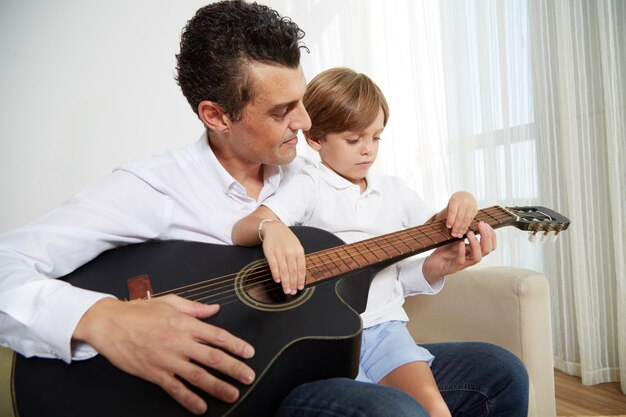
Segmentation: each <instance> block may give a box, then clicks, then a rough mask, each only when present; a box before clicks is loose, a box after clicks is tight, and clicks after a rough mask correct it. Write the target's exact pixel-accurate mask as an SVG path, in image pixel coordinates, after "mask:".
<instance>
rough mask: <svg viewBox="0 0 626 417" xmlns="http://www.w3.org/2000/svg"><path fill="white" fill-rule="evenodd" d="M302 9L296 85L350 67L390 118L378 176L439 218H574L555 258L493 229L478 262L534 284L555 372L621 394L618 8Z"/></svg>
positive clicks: (349, 3)
mask: <svg viewBox="0 0 626 417" xmlns="http://www.w3.org/2000/svg"><path fill="white" fill-rule="evenodd" d="M298 4H302V3H300V2H298ZM306 5H307V6H306V8H307V14H306V16H302V18H300V17H299V16H297V15H296V16H294V17H295V18H296V20H297V21H298V22H301V23H302V25H303V27H304V29H305V30H307V44H308V45H309V46H310V47H311V49H312V51H313V53H312V54H311V56H308V57H305V62H304V65H305V70H307V71H308V74H307V75H308V76H309V77H310V76H312V75H314V74H315V73H317V72H319V71H320V70H322V69H325V68H328V67H331V66H336V65H347V66H351V67H353V68H355V69H357V70H359V71H362V72H365V73H368V74H369V75H371V76H372V78H373V79H375V80H376V82H377V83H378V84H379V85H380V86H381V88H382V89H383V91H384V92H385V94H386V96H387V99H388V101H389V103H390V106H391V120H390V124H389V126H388V128H387V129H386V132H385V134H384V135H383V142H382V145H381V151H380V152H381V153H380V156H379V160H378V162H377V165H376V166H375V169H376V171H378V172H382V173H389V174H394V175H398V176H401V177H403V178H404V179H405V180H406V181H407V182H408V183H409V184H410V185H411V186H413V187H414V188H415V189H416V190H417V191H418V192H420V193H421V194H422V195H423V196H425V197H426V198H427V199H428V200H429V201H431V202H433V203H434V204H436V205H438V206H443V205H444V204H445V202H446V201H447V198H448V196H449V195H450V194H451V193H452V192H454V191H455V190H458V189H464V190H468V191H471V192H472V193H474V194H475V195H476V196H477V199H478V200H479V205H480V206H483V207H484V206H488V205H491V204H501V205H544V206H547V207H550V208H553V209H555V210H556V211H559V212H562V213H564V214H566V215H567V216H568V217H570V219H571V220H572V226H571V227H570V230H568V231H567V232H565V235H564V236H563V237H562V238H561V239H559V240H557V242H556V244H543V245H542V244H534V245H532V244H530V243H529V242H527V241H526V236H525V235H524V234H523V233H521V232H520V231H517V230H514V229H501V230H500V231H498V236H499V248H498V251H496V253H494V254H493V255H491V256H489V258H488V259H487V262H491V263H498V264H507V265H515V266H521V267H528V268H532V269H536V270H541V271H543V272H545V273H546V275H547V276H548V278H549V280H550V284H551V292H552V306H553V329H554V338H555V340H554V346H555V363H556V366H557V367H558V368H560V369H562V370H564V371H565V372H567V373H571V374H576V375H581V376H582V378H583V382H584V383H585V384H595V383H600V382H607V381H616V380H619V379H620V378H621V381H622V387H623V390H624V391H625V392H626V308H625V303H626V289H625V288H626V283H625V280H626V266H625V261H624V258H625V257H626V252H625V249H624V238H625V236H626V230H625V220H624V219H625V217H626V212H625V210H626V208H625V207H626V200H625V198H626V194H625V193H624V191H623V188H624V182H625V181H624V180H625V179H626V168H625V165H624V163H623V161H624V158H625V157H626V150H625V146H626V131H625V120H626V117H625V116H626V114H625V112H626V110H625V108H624V106H625V102H624V101H625V91H624V90H625V86H626V74H625V69H626V62H625V60H626V57H625V54H626V52H625V51H626V34H625V30H626V29H625V28H626V25H624V22H626V14H625V11H624V9H625V8H626V2H623V1H621V0H613V1H611V0H605V1H600V0H598V1H587V0H578V1H576V0H571V1H565V0H559V1H553V0H504V1H487V0H477V1H466V2H459V1H454V0H441V1H428V0H424V1H415V0H404V1H400V0H396V1H394V2H388V1H384V0H369V1H364V0H359V1H355V0H344V1H342V2H337V1H324V0H311V1H309V2H308V3H306ZM297 10H298V8H294V12H297ZM296 14H297V13H296ZM311 17H313V19H312V18H311ZM307 22H314V25H313V30H310V29H309V28H307V26H306V23H307ZM303 151H304V152H306V149H303Z"/></svg>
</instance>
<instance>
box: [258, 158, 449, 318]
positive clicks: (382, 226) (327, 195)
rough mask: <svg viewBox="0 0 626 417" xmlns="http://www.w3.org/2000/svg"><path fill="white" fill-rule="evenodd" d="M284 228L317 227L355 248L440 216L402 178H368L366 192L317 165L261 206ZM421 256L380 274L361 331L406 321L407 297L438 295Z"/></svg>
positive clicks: (440, 282)
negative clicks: (405, 298)
mask: <svg viewBox="0 0 626 417" xmlns="http://www.w3.org/2000/svg"><path fill="white" fill-rule="evenodd" d="M263 205H265V206H267V207H268V208H270V209H271V210H272V211H273V212H274V214H276V216H278V217H279V218H280V219H281V220H282V221H283V222H284V223H286V224H288V225H290V226H293V225H305V226H313V227H318V228H320V229H324V230H327V231H329V232H331V233H334V234H335V235H337V236H338V237H339V238H341V239H342V240H343V241H344V242H346V243H353V242H357V241H360V240H364V239H369V238H371V237H374V236H379V235H382V234H385V233H391V232H396V231H400V230H403V229H405V228H408V227H414V226H419V225H421V224H423V223H424V222H426V221H427V220H428V219H430V218H431V217H432V216H433V215H434V214H436V211H435V210H433V209H432V208H431V207H429V206H428V205H427V204H426V203H425V202H424V201H423V200H422V199H421V198H420V197H419V195H418V194H417V193H416V192H415V191H413V190H412V189H411V188H409V187H408V186H407V185H406V184H405V183H404V182H403V181H402V180H401V179H399V178H397V177H391V176H368V177H367V188H366V189H365V191H364V192H363V193H361V190H360V188H359V186H358V185H356V184H353V183H352V182H350V181H348V180H346V179H345V178H343V177H341V176H339V175H337V174H336V173H335V172H333V171H332V170H330V169H329V168H327V167H326V166H324V165H323V164H319V166H318V167H314V166H308V167H306V168H304V170H303V172H302V173H301V174H299V175H296V176H295V177H294V178H293V179H292V180H291V181H289V182H288V183H287V184H285V185H284V186H283V187H281V188H280V189H279V190H278V191H277V192H276V193H275V194H274V195H272V196H271V197H269V198H268V199H267V200H265V201H264V202H263ZM423 262H424V258H423V257H418V258H412V259H407V260H405V261H401V262H399V263H396V264H394V265H391V266H389V267H388V268H385V269H384V270H382V271H381V272H380V273H378V275H376V277H375V278H374V280H373V281H372V285H371V287H370V291H369V295H368V301H367V308H366V309H365V312H364V313H363V314H362V315H361V318H362V319H363V326H364V327H370V326H373V325H376V324H379V323H382V322H384V321H388V320H402V321H406V320H408V316H407V314H406V313H405V311H404V309H403V308H402V305H403V304H404V297H405V296H409V295H414V294H435V293H437V292H439V291H440V290H441V288H442V287H443V279H441V280H439V281H437V283H435V284H434V285H433V286H431V285H430V284H428V282H427V281H426V279H425V278H424V275H423V273H422V265H423Z"/></svg>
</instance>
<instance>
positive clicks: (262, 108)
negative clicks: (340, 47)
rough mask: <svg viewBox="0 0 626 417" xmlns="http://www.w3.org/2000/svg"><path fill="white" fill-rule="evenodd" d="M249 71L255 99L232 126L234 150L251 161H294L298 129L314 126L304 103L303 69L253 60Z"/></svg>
mask: <svg viewBox="0 0 626 417" xmlns="http://www.w3.org/2000/svg"><path fill="white" fill-rule="evenodd" d="M249 71H250V84H251V86H252V90H253V92H254V98H253V99H252V100H251V101H250V102H249V103H248V104H247V105H246V106H245V107H244V109H243V113H242V117H241V119H240V120H239V121H237V122H234V123H233V124H232V126H231V135H230V140H231V141H232V146H231V149H233V151H234V152H236V153H237V155H238V157H239V158H240V159H241V160H243V161H248V162H250V163H262V164H267V165H282V164H286V163H288V162H291V161H292V160H293V159H294V158H295V156H296V144H297V143H298V138H297V136H296V134H297V132H298V130H309V129H310V127H311V119H310V118H309V115H308V113H307V112H306V110H305V109H304V105H303V104H302V97H303V96H304V92H305V90H306V81H305V78H304V73H303V72H302V68H301V67H298V68H295V69H293V68H285V67H281V66H274V65H267V64H260V63H253V64H250V68H249Z"/></svg>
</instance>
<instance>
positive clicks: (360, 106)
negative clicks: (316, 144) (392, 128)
mask: <svg viewBox="0 0 626 417" xmlns="http://www.w3.org/2000/svg"><path fill="white" fill-rule="evenodd" d="M303 103H304V107H305V108H306V110H307V112H308V113H309V116H310V117H311V129H310V130H309V131H307V132H304V135H305V136H306V138H307V140H316V141H317V140H322V139H324V138H325V137H326V135H327V134H329V133H338V132H345V131H356V132H358V131H360V130H362V129H365V128H366V127H368V126H369V125H371V124H372V123H373V122H374V120H376V116H378V112H379V109H381V108H382V110H383V114H384V122H383V123H384V125H387V120H388V119H389V107H388V106H387V101H386V100H385V96H384V95H383V93H382V91H381V90H380V88H378V86H377V85H376V84H375V83H374V81H372V80H371V79H370V78H369V77H368V76H367V75H365V74H360V73H357V72H356V71H354V70H352V69H350V68H343V67H339V68H331V69H328V70H326V71H323V72H321V73H320V74H318V75H317V76H316V77H315V78H313V79H312V80H311V82H310V83H309V85H308V86H307V90H306V93H305V94H304V98H303Z"/></svg>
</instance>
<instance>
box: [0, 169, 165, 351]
mask: <svg viewBox="0 0 626 417" xmlns="http://www.w3.org/2000/svg"><path fill="white" fill-rule="evenodd" d="M166 206H167V202H166V199H165V198H164V197H163V196H162V195H161V194H160V193H158V192H156V191H155V190H154V189H152V188H151V187H150V186H148V185H147V184H146V183H144V182H143V181H142V180H140V179H139V178H137V177H134V176H133V175H132V174H129V173H126V172H123V171H116V172H114V173H113V174H111V175H109V176H108V177H107V178H105V179H104V180H103V181H102V182H100V183H99V184H97V185H95V186H93V187H92V188H90V189H88V190H86V191H84V192H82V193H80V194H78V195H77V196H75V197H74V198H72V199H71V200H69V201H67V202H66V203H64V204H63V205H61V206H60V207H59V208H57V209H56V210H54V211H53V212H51V213H50V214H48V215H46V216H44V217H42V218H41V219H39V220H37V221H35V222H33V223H31V224H29V225H27V226H24V227H21V228H18V229H15V230H12V231H9V232H7V233H5V234H3V235H2V236H0V345H2V346H4V347H9V348H11V349H13V350H15V351H17V352H19V353H21V354H23V355H25V356H27V357H29V356H39V357H46V358H59V359H62V360H64V361H66V362H70V361H71V360H72V359H86V358H88V357H91V356H94V355H95V354H96V352H95V350H93V348H91V347H90V346H88V345H86V344H74V345H73V346H72V340H71V339H72V335H73V333H74V329H75V328H76V325H77V324H78V322H79V321H80V319H81V318H82V316H83V314H84V313H85V312H86V311H87V310H88V309H89V308H90V307H91V306H92V305H93V304H94V303H96V302H97V301H99V300H101V299H102V298H105V297H110V295H108V294H104V293H98V292H93V291H88V290H84V289H81V288H77V287H74V286H72V285H70V284H69V283H67V282H65V281H63V280H59V279H56V278H59V277H62V276H64V275H67V274H68V273H70V272H72V271H73V270H75V269H76V268H78V267H79V266H81V265H83V264H85V263H87V262H88V261H90V260H91V259H93V258H95V257H96V256H97V255H99V254H100V253H102V252H104V251H106V250H108V249H111V248H113V247H116V246H121V245H125V244H130V243H137V242H141V241H145V240H148V239H153V238H156V237H158V233H159V230H161V228H162V224H163V218H164V213H165V212H166V211H167V207H166ZM128 207H132V210H128Z"/></svg>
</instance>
